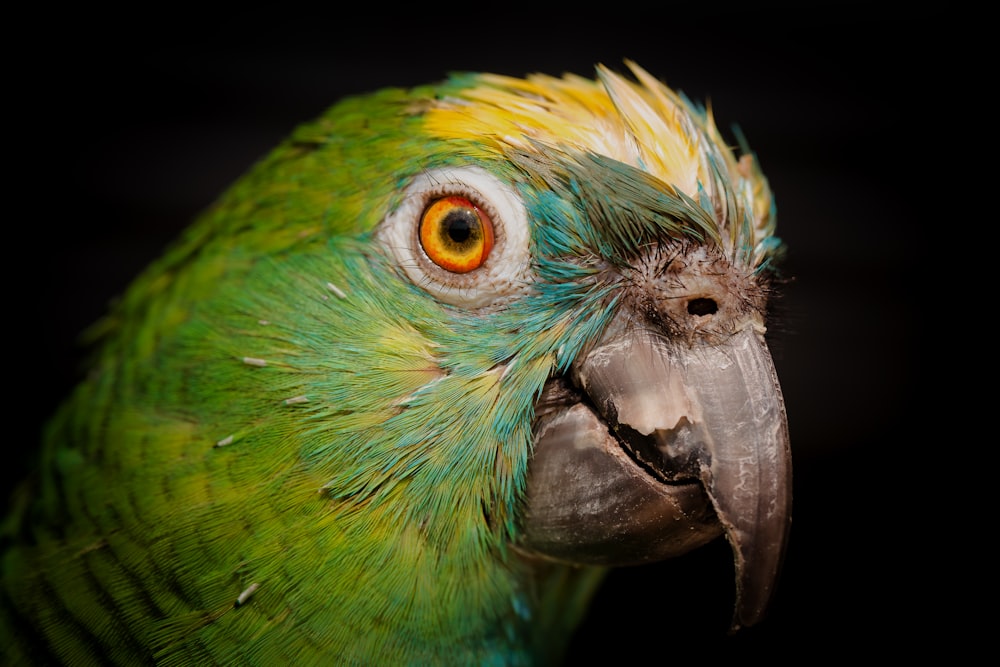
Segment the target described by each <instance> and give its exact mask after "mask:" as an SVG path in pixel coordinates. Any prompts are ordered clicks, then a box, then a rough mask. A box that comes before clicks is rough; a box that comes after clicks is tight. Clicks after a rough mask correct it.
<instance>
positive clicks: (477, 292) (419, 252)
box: [378, 166, 532, 308]
mask: <svg viewBox="0 0 1000 667" xmlns="http://www.w3.org/2000/svg"><path fill="white" fill-rule="evenodd" d="M378 238H379V239H380V240H381V241H382V243H383V245H384V246H385V247H386V249H387V250H388V252H389V254H390V256H391V257H393V258H394V259H395V261H396V263H397V265H398V266H399V268H400V270H402V271H403V273H405V274H406V277H407V278H409V280H410V282H412V283H413V284H414V285H416V286H418V287H420V288H421V289H423V290H426V291H427V292H429V293H431V294H433V295H434V296H435V297H437V298H438V299H440V300H441V301H444V302H445V303H449V304H451V305H453V306H461V307H465V308H484V307H488V306H495V305H498V304H501V303H503V302H504V301H506V300H508V299H510V298H512V297H514V296H516V295H518V294H521V293H523V292H525V291H526V290H527V286H528V285H529V284H531V282H532V281H531V264H530V254H529V252H528V241H529V238H530V231H529V228H528V214H527V210H526V209H525V207H524V204H523V203H522V202H521V198H520V196H519V195H518V193H517V192H516V191H515V190H513V189H512V188H511V187H510V186H508V185H506V184H505V183H504V182H503V181H501V180H500V179H499V178H497V177H496V176H494V175H493V174H491V173H490V172H488V171H486V170H485V169H482V168H481V167H471V166H470V167H449V168H440V169H430V170H427V171H424V172H422V173H421V174H420V175H419V176H417V177H416V178H414V179H413V181H412V182H411V183H410V185H409V186H407V188H406V190H405V191H404V197H403V200H402V202H401V203H400V205H399V206H398V207H397V208H396V209H395V210H393V211H391V212H390V213H389V215H388V216H386V218H385V219H384V220H383V221H382V223H381V225H380V227H379V230H378Z"/></svg>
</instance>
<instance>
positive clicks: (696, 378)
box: [521, 324, 792, 629]
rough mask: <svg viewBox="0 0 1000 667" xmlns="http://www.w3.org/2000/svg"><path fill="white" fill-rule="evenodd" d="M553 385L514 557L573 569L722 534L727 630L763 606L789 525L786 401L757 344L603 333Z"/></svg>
mask: <svg viewBox="0 0 1000 667" xmlns="http://www.w3.org/2000/svg"><path fill="white" fill-rule="evenodd" d="M570 379H571V381H572V384H570V382H567V381H566V380H565V379H559V380H556V381H552V382H550V384H549V385H548V386H547V388H546V391H545V394H544V395H543V397H542V399H543V400H542V401H541V402H540V404H539V412H538V417H537V420H536V427H535V450H534V453H533V458H532V461H531V464H530V467H529V477H528V489H527V504H526V510H525V515H524V517H525V521H524V533H523V542H522V544H521V546H522V548H524V549H526V550H528V551H531V552H534V553H538V554H542V555H545V556H548V557H551V558H556V559H559V560H564V561H570V562H575V563H592V564H603V565H627V564H634V563H640V562H648V561H654V560H660V559H663V558H668V557H671V556H676V555H680V554H682V553H685V552H687V551H689V550H691V549H693V548H695V547H697V546H700V545H702V544H705V543H706V542H708V541H710V540H712V539H714V538H715V537H717V536H718V535H720V534H725V535H726V537H727V539H728V541H729V543H730V545H731V546H732V549H733V555H734V561H735V570H736V609H735V613H734V618H733V628H734V629H735V628H737V627H740V626H748V625H753V624H754V623H756V622H757V621H759V620H760V619H761V617H762V616H763V615H764V613H765V611H766V609H767V606H768V603H769V601H770V599H771V596H772V594H773V590H774V586H775V583H776V581H777V578H778V574H779V570H780V568H781V562H782V559H783V555H784V551H785V545H786V542H787V537H788V530H789V527H790V524H791V488H792V484H791V453H790V447H789V439H788V427H787V419H786V415H785V407H784V401H783V399H782V395H781V389H780V386H779V384H778V380H777V375H776V373H775V370H774V366H773V363H772V361H771V357H770V354H769V352H768V350H767V346H766V344H765V342H764V339H763V335H762V334H761V333H760V331H759V330H758V329H757V328H756V327H755V326H753V325H752V324H747V325H746V326H744V327H743V328H742V329H740V330H738V331H737V332H736V333H734V334H732V335H730V336H729V337H727V338H726V339H725V340H724V341H722V342H716V343H714V344H709V343H707V342H695V343H686V342H675V341H672V340H668V339H667V338H665V337H663V336H662V335H660V334H659V333H656V332H654V331H651V330H649V329H648V328H645V327H641V326H636V325H633V326H630V327H625V328H622V329H618V330H616V331H613V332H609V333H608V334H606V335H605V338H604V339H603V340H602V341H600V342H599V343H598V344H597V345H596V346H594V347H593V348H591V349H590V350H589V351H588V352H586V353H585V354H584V355H582V356H581V358H579V359H578V360H577V361H576V362H575V364H574V366H573V369H572V371H571V373H570Z"/></svg>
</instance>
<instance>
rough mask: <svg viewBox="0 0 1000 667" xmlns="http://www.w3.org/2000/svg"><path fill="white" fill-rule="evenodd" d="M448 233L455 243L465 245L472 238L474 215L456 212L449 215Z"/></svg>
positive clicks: (466, 212)
mask: <svg viewBox="0 0 1000 667" xmlns="http://www.w3.org/2000/svg"><path fill="white" fill-rule="evenodd" d="M446 222H447V228H446V232H447V234H448V238H449V239H451V240H452V242H454V243H465V242H466V241H468V240H469V237H470V236H472V227H473V221H472V213H471V212H469V211H456V212H453V213H449V214H448V219H447V221H446Z"/></svg>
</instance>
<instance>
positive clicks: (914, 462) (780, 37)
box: [5, 3, 975, 664]
mask: <svg viewBox="0 0 1000 667" xmlns="http://www.w3.org/2000/svg"><path fill="white" fill-rule="evenodd" d="M619 4H620V5H621V6H620V7H614V8H612V9H608V8H607V7H605V8H604V9H602V10H600V12H598V13H595V14H594V15H593V16H592V17H591V18H585V17H584V16H582V15H581V14H580V13H577V14H575V15H574V17H568V16H564V15H560V14H557V13H551V14H547V13H544V12H539V11H531V9H530V8H527V7H525V8H517V7H516V6H513V5H503V6H499V5H497V6H494V7H479V8H478V9H474V8H472V7H465V8H463V9H461V10H459V9H449V8H445V7H441V6H434V7H427V8H425V11H423V12H420V13H416V12H413V13H410V14H406V15H400V14H399V13H398V11H395V10H389V9H388V8H386V10H385V12H384V15H383V16H381V17H374V16H361V15H358V16H354V17H353V18H352V17H350V16H347V15H346V14H345V15H340V16H336V15H334V14H333V13H332V12H326V13H323V14H311V13H309V12H306V11H304V10H302V9H301V8H295V7H292V6H288V7H285V8H283V7H280V6H279V7H277V8H271V9H268V10H251V9H240V10H238V11H234V12H232V13H231V14H227V15H224V14H221V13H218V14H216V13H213V14H212V15H208V14H204V13H197V12H195V13H191V14H184V15H180V14H178V15H170V14H167V13H164V14H162V15H160V14H156V13H155V12H152V11H151V12H150V13H149V14H148V15H147V16H146V17H144V18H136V17H129V16H122V15H108V16H101V15H95V14H88V15H79V16H66V15H60V16H53V17H47V18H42V19H41V20H42V28H41V29H40V30H39V31H38V33H37V35H36V37H35V38H33V39H32V40H30V46H27V47H25V48H24V49H23V50H22V51H21V52H20V56H19V58H17V59H14V60H11V61H9V65H10V67H9V70H10V71H11V77H12V80H13V81H14V82H15V83H16V84H18V86H17V88H16V91H17V94H15V95H14V96H12V97H11V98H10V99H8V101H7V103H6V105H7V106H8V111H13V112H14V113H15V119H13V120H11V121H8V124H7V133H8V141H7V143H8V147H11V146H13V147H14V148H15V153H14V154H13V155H12V154H11V153H10V152H8V153H7V158H8V160H10V162H9V163H8V167H10V166H13V167H15V169H14V171H15V172H16V173H15V175H14V180H13V181H10V180H8V187H9V188H10V189H9V190H8V192H7V196H8V199H9V201H10V202H11V204H12V206H11V208H10V209H8V210H9V211H10V212H9V213H8V215H11V216H13V219H8V224H7V225H6V226H7V227H8V229H11V230H12V231H13V230H16V233H18V234H27V239H25V240H24V242H19V243H15V244H12V247H8V263H9V264H8V270H9V269H10V268H14V269H15V271H14V272H13V273H12V275H11V276H10V277H9V278H8V280H7V291H8V300H7V307H8V309H9V310H8V312H7V315H6V317H5V320H6V328H7V329H8V334H7V340H8V341H11V340H13V341H15V342H14V343H13V344H11V343H10V342H9V343H8V356H9V358H12V359H13V360H14V361H15V364H18V363H19V362H28V363H27V364H24V365H15V368H18V369H20V370H19V371H18V373H17V375H16V382H15V383H14V389H13V396H14V398H13V399H11V398H8V399H7V404H8V410H9V413H10V415H11V416H12V418H13V420H14V421H15V422H16V423H18V424H28V425H29V426H30V428H28V429H26V430H25V431H24V434H23V436H22V435H15V436H14V437H12V438H10V451H11V453H12V456H11V459H10V460H11V463H10V465H9V466H6V470H5V473H6V475H7V476H8V477H13V475H14V474H16V473H17V472H18V471H19V470H20V468H21V467H23V465H24V462H25V461H26V460H27V457H28V456H30V452H31V451H32V448H33V446H34V443H33V440H34V436H35V429H36V427H37V425H38V424H40V423H41V421H42V420H43V419H44V417H45V416H46V415H47V414H48V413H49V412H50V411H51V409H52V408H53V407H54V405H55V403H56V402H57V401H58V400H59V399H60V398H62V397H63V396H64V395H65V394H66V392H67V391H68V390H69V388H70V386H71V385H72V383H73V382H74V381H75V380H76V379H78V378H79V376H80V372H79V368H78V362H79V360H80V358H81V357H80V355H79V352H78V350H77V349H76V347H75V342H74V341H75V337H76V336H77V334H78V333H79V332H80V331H81V330H82V329H83V328H84V327H85V326H86V325H87V324H89V323H90V322H92V321H93V320H94V319H95V318H96V317H97V316H98V315H99V314H100V313H101V311H102V310H103V309H104V307H105V306H106V304H107V303H108V301H109V299H111V298H112V297H113V296H114V295H116V294H118V293H119V292H120V291H121V290H122V289H123V287H124V286H125V285H126V284H127V282H128V281H129V280H130V279H131V278H132V277H133V276H134V275H135V274H136V273H137V272H138V271H139V269H140V268H141V267H142V266H144V265H145V264H146V263H147V262H148V261H149V260H150V259H152V258H153V257H155V256H156V255H157V254H158V253H159V252H161V251H162V250H163V248H164V246H165V245H166V244H167V243H168V242H169V241H170V240H171V239H172V238H173V237H174V236H175V235H176V234H177V232H178V231H179V229H181V227H182V226H183V225H185V224H187V223H188V222H189V221H190V220H191V219H192V218H193V217H194V216H195V215H196V214H197V213H198V212H199V211H200V210H202V209H203V208H204V207H205V206H207V205H208V204H209V203H210V202H211V201H212V200H213V198H214V197H215V196H217V195H218V194H219V193H220V192H221V191H222V190H223V189H224V188H225V187H227V186H228V185H229V184H230V183H232V182H233V180H234V179H236V178H237V177H238V176H239V175H240V174H241V173H242V172H244V171H245V170H246V169H247V168H248V167H249V166H250V165H251V163H252V162H253V161H254V160H256V159H257V158H259V157H261V156H263V155H264V154H265V153H266V152H267V151H268V150H269V149H270V148H271V147H272V146H274V145H275V144H276V143H277V142H278V141H279V140H280V139H281V138H282V137H283V136H285V135H286V134H287V133H288V132H289V131H290V130H291V129H292V128H293V127H294V126H295V125H297V124H298V123H300V122H304V121H307V120H310V119H312V118H313V117H315V116H317V115H318V114H320V113H321V112H322V111H323V110H325V109H326V108H327V107H328V106H329V105H330V104H332V103H333V102H334V101H335V100H336V99H337V98H339V97H340V96H342V95H344V94H349V93H358V92H365V91H369V90H372V89H375V88H380V87H383V86H387V85H399V86H410V85H416V84H420V83H424V82H428V81H432V80H436V79H440V78H442V77H443V76H444V75H445V74H446V73H447V72H449V71H452V70H489V71H496V72H500V73H505V74H513V75H523V74H526V73H529V72H533V71H544V72H547V73H550V74H559V73H562V72H564V71H571V72H575V73H578V74H584V75H589V74H592V72H593V65H594V63H597V62H603V63H604V64H606V65H609V66H611V67H612V68H615V69H618V70H620V71H624V66H623V65H622V60H623V58H631V59H634V60H636V61H637V62H639V63H640V64H641V65H642V66H643V67H645V68H646V69H647V70H649V71H650V72H651V73H653V74H654V75H655V76H657V77H658V78H660V79H662V80H664V81H666V83H668V84H669V85H671V86H672V87H674V88H677V89H680V90H682V91H684V92H685V93H686V94H688V95H689V96H690V97H692V98H693V99H696V100H709V101H710V102H711V104H712V107H713V109H714V112H715V115H716V119H717V121H718V124H719V126H720V127H722V128H724V129H725V128H728V126H729V125H730V124H732V123H738V124H739V125H740V127H741V128H742V130H743V132H744V133H745V135H746V136H747V137H748V139H749V141H750V144H751V146H752V147H753V148H754V149H755V151H756V152H757V154H758V157H759V159H760V161H761V163H762V166H763V168H764V171H765V173H766V174H767V175H768V177H769V179H770V182H771V186H772V188H773V190H774V192H775V194H776V197H777V201H778V228H779V234H780V236H782V237H783V238H784V239H785V240H786V241H787V242H788V245H789V255H788V260H787V262H786V264H785V269H786V272H787V273H788V274H789V275H791V276H792V277H793V281H792V282H791V283H790V284H788V285H787V286H786V287H785V289H784V291H783V295H782V297H781V299H780V303H779V318H778V320H777V321H776V322H775V323H773V326H772V332H771V333H772V336H771V342H772V348H773V353H774V356H775V363H776V365H777V367H778V372H779V375H780V377H781V380H782V383H783V388H784V392H785V399H786V403H787V409H788V414H789V420H790V431H791V436H792V447H793V456H794V461H795V509H794V525H793V530H792V537H791V542H790V545H789V551H788V555H787V560H786V565H785V571H784V576H783V578H782V581H781V585H780V587H779V589H778V593H777V597H776V599H775V600H774V605H773V608H772V610H771V613H770V615H769V617H768V618H767V619H766V620H765V621H764V623H763V624H761V625H759V626H757V627H755V628H752V629H749V630H744V631H741V632H740V633H738V634H737V635H736V636H732V637H730V636H727V634H726V629H727V624H728V621H729V614H730V612H731V608H732V596H733V580H732V565H731V557H730V554H729V551H728V547H727V546H726V545H725V543H724V542H718V543H716V544H713V545H710V546H708V547H705V548H704V549H702V550H700V551H698V552H695V553H693V554H690V555H689V556H685V557H683V558H681V559H678V560H676V561H672V562H669V563H664V564H660V565H656V566H649V567H643V568H633V569H628V570H621V571H617V572H615V573H614V574H613V575H612V577H611V578H610V580H609V581H608V585H607V586H606V587H605V589H603V590H602V592H601V593H600V595H599V596H598V598H597V599H596V600H595V604H594V607H593V609H592V612H591V614H590V616H589V617H588V619H587V621H586V622H585V624H584V626H583V627H582V628H581V631H580V633H579V636H578V637H577V640H576V642H575V643H574V645H573V650H572V652H571V656H570V662H571V663H573V664H577V663H580V664H584V663H586V664H589V663H590V662H591V661H593V660H594V659H597V658H614V659H616V660H621V661H624V662H630V661H638V660H639V659H654V660H657V661H662V662H664V663H666V662H668V661H670V660H678V659H684V658H688V657H693V656H704V657H705V658H707V659H712V658H714V657H720V658H723V657H743V656H749V657H759V658H761V659H769V658H770V656H773V655H775V654H776V653H779V652H780V653H786V652H787V651H790V650H793V647H794V651H795V653H794V655H795V656H798V657H800V658H806V659H808V658H829V657H832V656H837V657H850V656H853V655H856V654H865V653H867V654H868V655H871V651H872V649H873V647H874V648H875V649H876V650H877V651H879V652H884V654H886V655H888V654H892V653H896V652H898V651H901V650H908V649H910V648H915V647H916V648H919V647H923V646H929V645H930V644H932V643H934V644H937V643H944V644H945V645H948V646H950V647H951V649H952V650H953V651H958V652H961V651H962V650H963V646H964V643H959V642H953V637H952V635H951V634H950V629H949V628H950V624H946V623H945V620H946V619H950V620H953V621H955V620H957V621H958V622H962V620H963V618H964V617H965V615H966V613H967V612H965V611H964V607H950V606H948V602H947V598H945V597H942V594H943V593H944V592H945V591H946V590H947V589H948V588H950V587H951V586H950V585H945V583H946V582H947V581H949V580H950V578H951V574H949V573H948V572H947V571H946V569H945V566H944V564H943V561H942V560H940V559H939V558H938V557H937V552H938V548H937V547H934V546H932V545H933V544H940V543H942V542H946V540H942V539H940V538H942V537H944V538H948V537H949V535H951V534H952V533H955V532H957V529H955V528H951V527H949V525H948V524H947V522H946V521H947V517H948V516H954V515H955V514H960V512H959V511H958V510H947V511H945V510H943V506H944V505H947V503H949V502H951V503H954V502H955V498H954V497H952V496H945V495H944V494H943V493H940V494H939V493H938V492H936V491H932V489H933V488H937V487H935V486H933V485H932V480H941V479H942V478H944V477H946V476H948V475H950V474H951V473H947V472H941V471H939V470H938V469H936V468H934V466H935V465H937V464H939V463H940V462H941V457H940V452H938V454H937V455H935V456H929V455H927V454H926V453H925V452H926V449H925V446H926V444H928V441H929V440H930V437H931V436H930V435H929V433H928V431H927V430H925V429H929V428H937V429H943V428H947V427H946V426H944V425H942V424H941V423H940V422H936V418H937V416H940V410H936V409H934V408H935V406H937V405H940V403H939V401H940V399H941V398H942V397H941V396H940V395H935V391H932V390H929V388H928V386H927V383H926V377H927V360H926V355H925V350H924V346H925V345H926V344H927V343H928V342H929V341H928V337H929V336H928V334H929V331H928V329H929V328H932V323H933V322H935V321H939V320H940V316H941V314H940V313H937V314H934V313H933V312H928V310H929V302H931V305H930V309H940V308H942V307H944V305H945V304H943V303H942V302H941V301H940V300H937V299H931V298H930V295H932V294H937V293H938V290H940V289H941V287H942V285H941V272H940V268H936V267H935V265H936V264H937V263H938V262H940V261H941V258H940V257H939V255H938V253H939V250H940V246H941V244H942V243H943V241H942V239H941V238H940V237H939V236H938V235H935V234H934V233H932V231H931V230H932V229H937V230H938V234H939V235H940V234H941V231H942V225H943V226H944V227H945V228H947V226H948V225H949V224H950V223H949V222H948V221H944V222H942V220H941V215H940V212H941V211H942V209H943V208H945V206H944V204H943V203H942V202H943V201H944V200H945V199H946V198H947V197H948V196H949V195H948V190H949V188H948V187H946V185H947V183H952V184H953V181H951V180H950V177H949V178H945V179H942V173H943V170H944V168H945V167H946V165H944V164H942V162H941V160H940V154H941V146H943V144H944V143H945V142H947V141H952V140H953V135H952V133H951V131H950V130H948V129H947V128H949V127H954V125H953V122H952V121H949V120H948V118H949V115H950V114H956V113H963V112H962V110H961V109H960V108H956V107H952V106H950V105H949V104H947V103H945V102H944V100H945V99H947V98H948V97H949V95H951V94H953V93H954V91H951V92H949V87H952V86H954V81H953V79H952V73H953V72H952V66H951V63H950V57H949V56H948V55H947V53H948V49H951V48H954V46H952V47H946V46H943V43H944V42H945V41H947V40H948V39H952V38H949V37H947V35H948V34H949V32H950V28H949V26H950V25H951V24H952V21H951V20H950V18H949V17H948V16H946V15H944V14H942V13H940V12H937V11H933V12H932V11H929V10H927V11H924V10H914V9H909V10H906V11H900V12H895V13H893V12H885V13H874V14H873V13H872V12H871V11H867V12H866V11H864V10H862V9H861V8H860V7H851V6H842V5H830V6H825V5H822V4H820V5H814V6H813V7H812V8H811V9H810V11H809V12H808V13H807V14H802V13H796V12H793V11H790V10H782V9H777V8H765V7H753V8H749V9H743V10H739V11H724V10H722V9H711V10H705V11H700V12H695V11H694V10H686V11H678V10H676V9H672V10H658V11H655V12H654V11H649V10H640V9H638V8H630V7H629V6H628V5H627V4H623V3H619ZM574 11H575V12H581V13H582V12H583V11H584V10H583V9H582V6H581V8H580V9H578V10H574ZM390 16H391V17H392V20H391V22H389V23H388V24H387V21H388V20H389V18H390ZM972 21H973V22H974V21H975V19H972ZM10 29H11V30H12V31H14V32H16V31H17V27H16V26H11V27H10ZM959 43H961V39H959ZM20 84H23V85H20ZM970 139H974V137H971V138H970ZM11 183H13V186H14V187H10V185H11ZM9 238H13V237H9ZM954 315H960V314H959V313H954ZM22 318H23V319H22ZM918 359H921V360H922V361H921V362H920V363H918ZM938 391H939V392H945V390H943V389H939V390H938ZM945 393H946V392H945ZM935 424H936V425H935ZM15 433H16V432H15ZM5 479H6V477H5ZM942 512H944V514H945V518H943V519H939V518H938V517H939V515H940V514H941V513H942ZM930 534H933V535H934V538H933V539H931V538H929V537H927V535H930ZM955 541H956V542H957V541H959V538H958V536H955ZM941 550H944V549H941ZM969 613H971V612H969Z"/></svg>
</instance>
